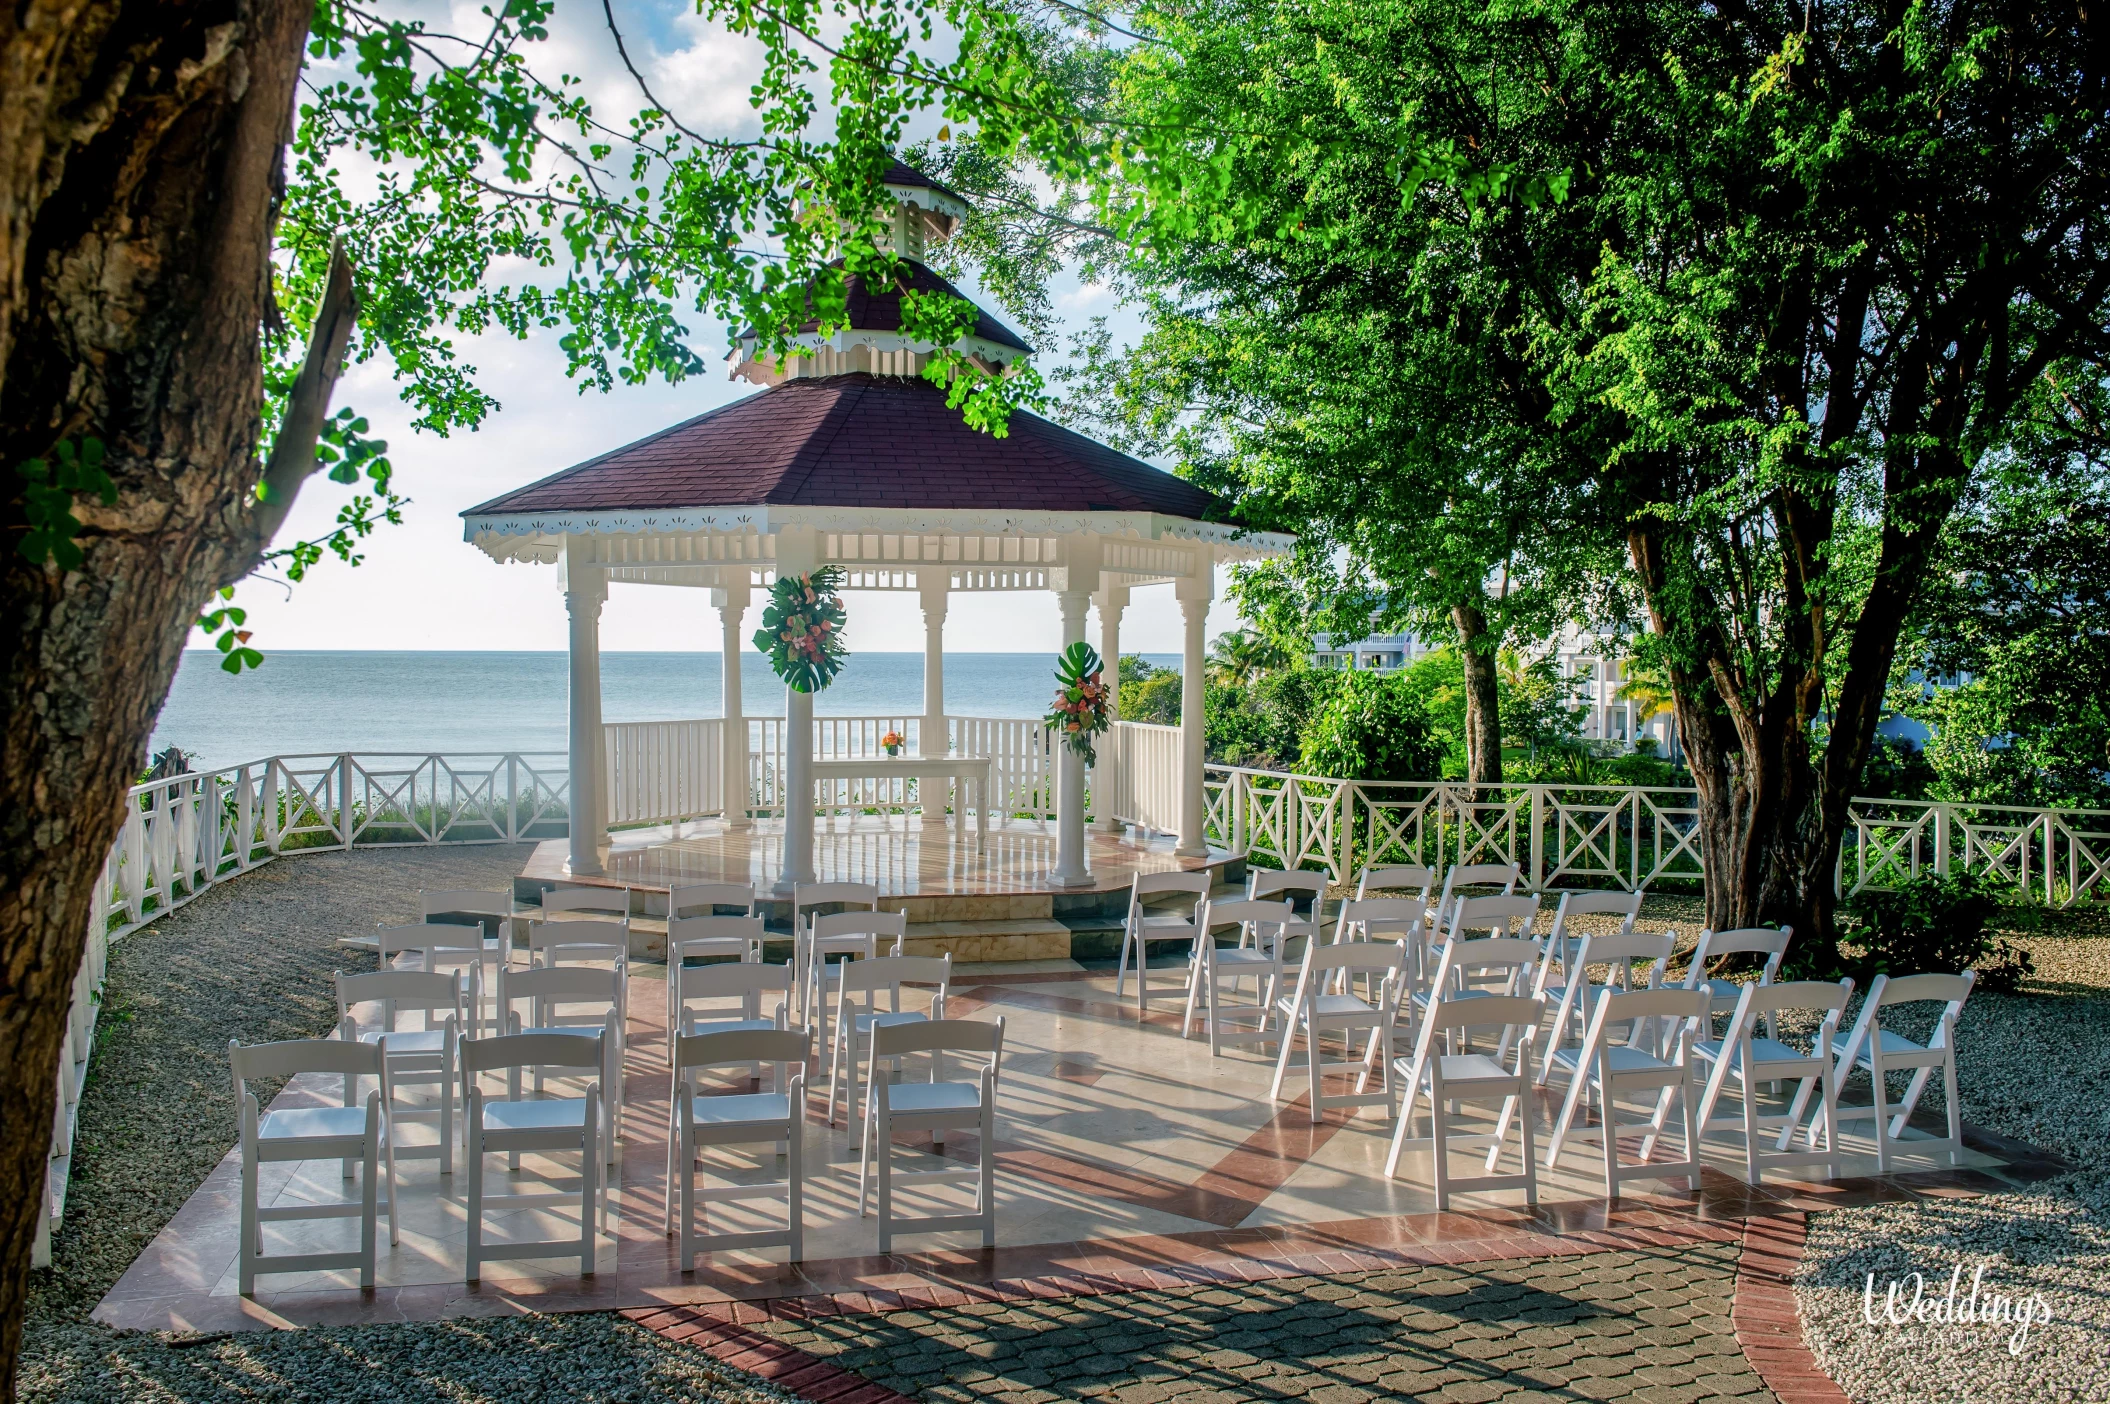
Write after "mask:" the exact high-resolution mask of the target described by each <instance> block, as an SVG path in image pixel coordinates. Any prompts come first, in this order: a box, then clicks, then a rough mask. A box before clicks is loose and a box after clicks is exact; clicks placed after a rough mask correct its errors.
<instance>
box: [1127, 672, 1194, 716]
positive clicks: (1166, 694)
mask: <svg viewBox="0 0 2110 1404" xmlns="http://www.w3.org/2000/svg"><path fill="white" fill-rule="evenodd" d="M1123 661H1124V662H1125V661H1126V660H1123ZM1121 720H1122V721H1132V722H1149V723H1152V724H1154V725H1157V726H1178V725H1179V724H1180V675H1179V672H1178V670H1177V669H1173V668H1153V669H1152V670H1151V671H1150V672H1149V673H1147V674H1145V675H1144V677H1143V680H1142V681H1141V682H1138V683H1136V684H1135V685H1134V686H1132V687H1131V686H1129V685H1127V684H1126V683H1124V684H1123V685H1122V688H1121Z"/></svg>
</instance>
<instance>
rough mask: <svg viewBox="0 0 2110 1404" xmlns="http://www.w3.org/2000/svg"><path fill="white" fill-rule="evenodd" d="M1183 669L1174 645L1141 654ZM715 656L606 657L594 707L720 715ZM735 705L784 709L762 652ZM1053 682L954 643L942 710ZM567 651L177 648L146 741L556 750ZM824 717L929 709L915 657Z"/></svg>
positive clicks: (1030, 706)
mask: <svg viewBox="0 0 2110 1404" xmlns="http://www.w3.org/2000/svg"><path fill="white" fill-rule="evenodd" d="M1145 657H1147V658H1148V659H1149V660H1150V661H1151V662H1152V663H1153V664H1155V665H1157V666H1160V667H1170V668H1175V669H1176V668H1178V667H1179V661H1180V660H1179V655H1178V654H1146V655H1145ZM718 666H719V659H718V655H717V654H715V653H604V654H602V655H601V714H602V716H603V718H604V719H606V720H608V721H611V722H627V721H678V720H681V719H684V718H688V717H715V716H718V715H719V706H718ZM740 683H741V688H740V690H741V694H742V701H743V704H744V705H743V710H744V711H745V712H746V714H747V715H749V716H782V715H783V714H784V685H783V684H782V683H780V682H778V681H777V680H776V678H775V677H774V676H773V675H772V674H771V673H770V671H769V664H768V662H767V660H765V659H764V658H763V657H762V656H761V655H760V654H758V653H750V654H747V655H746V656H744V657H743V658H742V659H741V668H740ZM1054 689H1055V655H1054V654H1052V653H949V654H947V655H946V656H945V710H946V711H947V712H949V713H951V714H953V715H954V716H980V717H1037V716H1040V715H1041V714H1042V713H1043V712H1045V711H1046V710H1047V702H1048V698H1049V697H1050V696H1051V695H1052V694H1053V692H1054ZM564 692H565V657H564V655H563V654H562V653H439V652H431V653H422V652H400V653H398V652H323V651H315V652H273V653H271V654H268V655H267V656H266V657H265V660H264V665H263V666H262V667H261V668H258V669H255V670H254V671H251V672H244V673H242V674H240V675H238V676H237V675H233V674H229V673H226V672H223V671H222V670H221V668H220V655H219V654H217V653H213V652H209V651H205V650H194V651H191V652H187V653H185V654H184V655H183V662H182V664H181V665H180V666H179V667H178V669H177V671H176V683H175V686H174V687H172V688H171V689H170V690H169V698H168V701H167V703H166V704H164V705H163V707H162V709H161V717H160V719H159V721H158V722H157V723H156V725H155V727H154V741H153V750H154V751H156V752H158V751H160V750H161V749H162V748H164V747H167V746H180V747H182V748H183V750H184V751H185V753H186V754H188V755H190V756H191V757H192V761H191V763H192V765H193V766H194V767H197V768H200V769H210V768H213V767H217V766H223V765H235V764H239V763H240V762H242V761H248V760H256V759H259V758H261V757H264V756H270V755H300V754H304V753H312V752H317V751H369V752H383V751H385V752H405V751H411V752H427V751H445V752H452V753H456V754H461V753H468V752H479V751H562V750H564V749H565V744H566V743H565V728H564V710H565V700H564ZM814 702H815V705H814V710H815V711H816V712H817V713H819V714H821V715H823V716H827V715H834V716H873V715H886V714H889V713H891V714H895V715H913V714H916V713H918V712H920V711H921V710H922V707H923V655H922V654H920V653H858V654H852V655H851V657H850V661H849V663H848V665H847V666H846V667H845V668H844V669H843V672H842V675H841V676H840V677H839V678H837V679H836V681H835V685H834V686H833V687H830V688H829V689H828V690H827V691H825V692H823V693H821V694H820V696H818V697H817V698H815V699H814Z"/></svg>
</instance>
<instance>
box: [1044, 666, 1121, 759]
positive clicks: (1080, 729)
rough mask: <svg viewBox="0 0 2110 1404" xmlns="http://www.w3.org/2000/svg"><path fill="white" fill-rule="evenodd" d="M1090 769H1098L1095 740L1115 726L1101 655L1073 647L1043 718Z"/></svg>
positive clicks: (1059, 669) (1060, 669) (1059, 670)
mask: <svg viewBox="0 0 2110 1404" xmlns="http://www.w3.org/2000/svg"><path fill="white" fill-rule="evenodd" d="M1042 720H1044V721H1045V722H1047V724H1048V725H1049V726H1051V727H1053V728H1055V730H1056V731H1057V732H1059V733H1060V734H1061V735H1062V738H1063V741H1064V743H1065V744H1067V745H1068V746H1069V748H1070V749H1071V750H1073V751H1075V752H1076V753H1077V754H1078V755H1080V756H1083V757H1084V763H1085V764H1086V765H1097V764H1098V763H1099V753H1098V752H1097V751H1096V750H1095V749H1093V746H1092V738H1093V737H1094V736H1097V735H1098V734H1099V733H1100V732H1102V731H1105V730H1106V729H1107V727H1109V726H1111V725H1112V724H1113V717H1112V715H1111V714H1110V713H1109V712H1108V711H1107V709H1106V684H1105V682H1104V681H1103V680H1102V679H1101V677H1100V661H1099V652H1098V650H1097V649H1095V648H1093V647H1092V646H1091V645H1090V644H1088V643H1073V644H1071V645H1070V646H1069V647H1068V648H1066V649H1064V650H1063V651H1062V658H1061V659H1060V660H1059V661H1058V662H1057V663H1056V665H1055V700H1054V701H1053V702H1052V703H1050V704H1049V705H1048V714H1047V716H1046V717H1044V718H1042Z"/></svg>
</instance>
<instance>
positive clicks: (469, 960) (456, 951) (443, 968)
mask: <svg viewBox="0 0 2110 1404" xmlns="http://www.w3.org/2000/svg"><path fill="white" fill-rule="evenodd" d="M425 969H426V970H427V971H429V972H431V973H433V974H436V975H454V976H459V977H460V978H461V979H462V981H463V982H464V983H465V985H466V988H467V990H468V1001H467V1007H468V1008H470V1009H481V1008H483V1002H484V953H483V948H482V947H481V946H433V947H431V948H430V949H429V950H427V951H426V952H425Z"/></svg>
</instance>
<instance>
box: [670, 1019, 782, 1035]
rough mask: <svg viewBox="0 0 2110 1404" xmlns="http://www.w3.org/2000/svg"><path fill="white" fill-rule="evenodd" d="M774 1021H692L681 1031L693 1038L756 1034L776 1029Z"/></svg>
mask: <svg viewBox="0 0 2110 1404" xmlns="http://www.w3.org/2000/svg"><path fill="white" fill-rule="evenodd" d="M776 1026H777V1021H776V1020H774V1019H691V1020H689V1021H688V1022H687V1023H686V1024H683V1025H682V1027H681V1031H682V1032H683V1033H685V1034H689V1035H691V1036H693V1035H696V1034H713V1033H755V1032H758V1031H762V1030H769V1029H774V1028H776Z"/></svg>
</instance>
